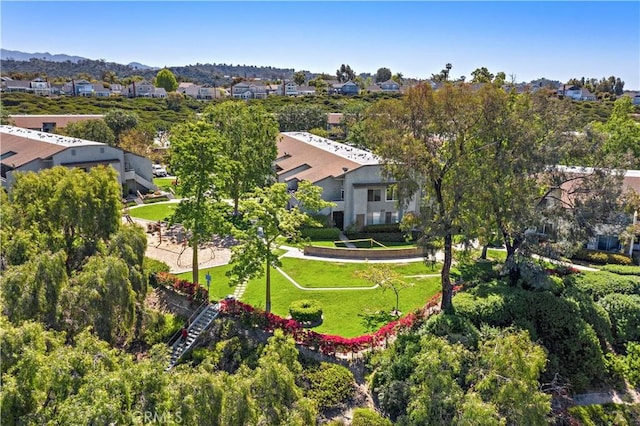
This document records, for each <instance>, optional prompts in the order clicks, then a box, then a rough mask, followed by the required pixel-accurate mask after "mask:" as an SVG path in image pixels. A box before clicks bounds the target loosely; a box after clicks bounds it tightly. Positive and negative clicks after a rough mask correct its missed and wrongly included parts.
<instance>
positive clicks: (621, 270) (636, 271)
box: [600, 265, 640, 275]
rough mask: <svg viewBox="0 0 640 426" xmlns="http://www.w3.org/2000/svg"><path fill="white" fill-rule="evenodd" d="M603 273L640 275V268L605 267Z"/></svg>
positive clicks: (629, 266) (624, 266)
mask: <svg viewBox="0 0 640 426" xmlns="http://www.w3.org/2000/svg"><path fill="white" fill-rule="evenodd" d="M600 270H602V271H607V272H613V273H614V274H618V275H640V266H632V265H604V266H603V267H602V268H600Z"/></svg>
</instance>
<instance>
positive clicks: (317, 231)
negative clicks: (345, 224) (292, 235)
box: [300, 228, 340, 241]
mask: <svg viewBox="0 0 640 426" xmlns="http://www.w3.org/2000/svg"><path fill="white" fill-rule="evenodd" d="M300 234H301V236H302V238H308V239H310V240H316V241H336V240H338V239H340V230H339V229H338V228H303V229H301V230H300Z"/></svg>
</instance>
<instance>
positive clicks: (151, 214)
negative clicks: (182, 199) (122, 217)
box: [129, 203, 178, 220]
mask: <svg viewBox="0 0 640 426" xmlns="http://www.w3.org/2000/svg"><path fill="white" fill-rule="evenodd" d="M177 206H178V204H177V203H155V204H147V205H144V206H140V207H136V208H134V209H129V215H131V217H137V218H139V219H146V220H167V219H168V218H169V216H170V215H172V214H173V212H174V211H175V210H176V207H177Z"/></svg>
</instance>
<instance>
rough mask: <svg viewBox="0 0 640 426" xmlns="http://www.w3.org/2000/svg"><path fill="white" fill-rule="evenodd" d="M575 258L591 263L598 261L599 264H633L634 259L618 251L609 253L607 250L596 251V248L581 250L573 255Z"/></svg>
mask: <svg viewBox="0 0 640 426" xmlns="http://www.w3.org/2000/svg"><path fill="white" fill-rule="evenodd" d="M573 259H576V260H584V261H586V262H590V263H598V264H602V265H604V264H607V263H612V264H617V265H631V264H632V261H631V258H630V257H629V256H625V255H623V254H618V253H609V252H606V251H596V250H586V249H582V250H579V251H578V252H577V253H576V254H574V255H573Z"/></svg>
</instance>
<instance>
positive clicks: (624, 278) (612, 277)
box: [565, 271, 640, 300]
mask: <svg viewBox="0 0 640 426" xmlns="http://www.w3.org/2000/svg"><path fill="white" fill-rule="evenodd" d="M565 282H566V283H567V284H572V285H574V286H575V287H577V288H579V289H580V290H582V291H584V292H586V293H588V294H590V295H591V297H593V298H594V299H595V300H598V299H600V298H602V297H604V296H606V295H607V294H612V293H622V294H639V293H640V277H636V276H633V275H618V274H614V273H612V272H605V271H600V272H583V273H581V274H575V275H570V276H568V277H566V278H565Z"/></svg>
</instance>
